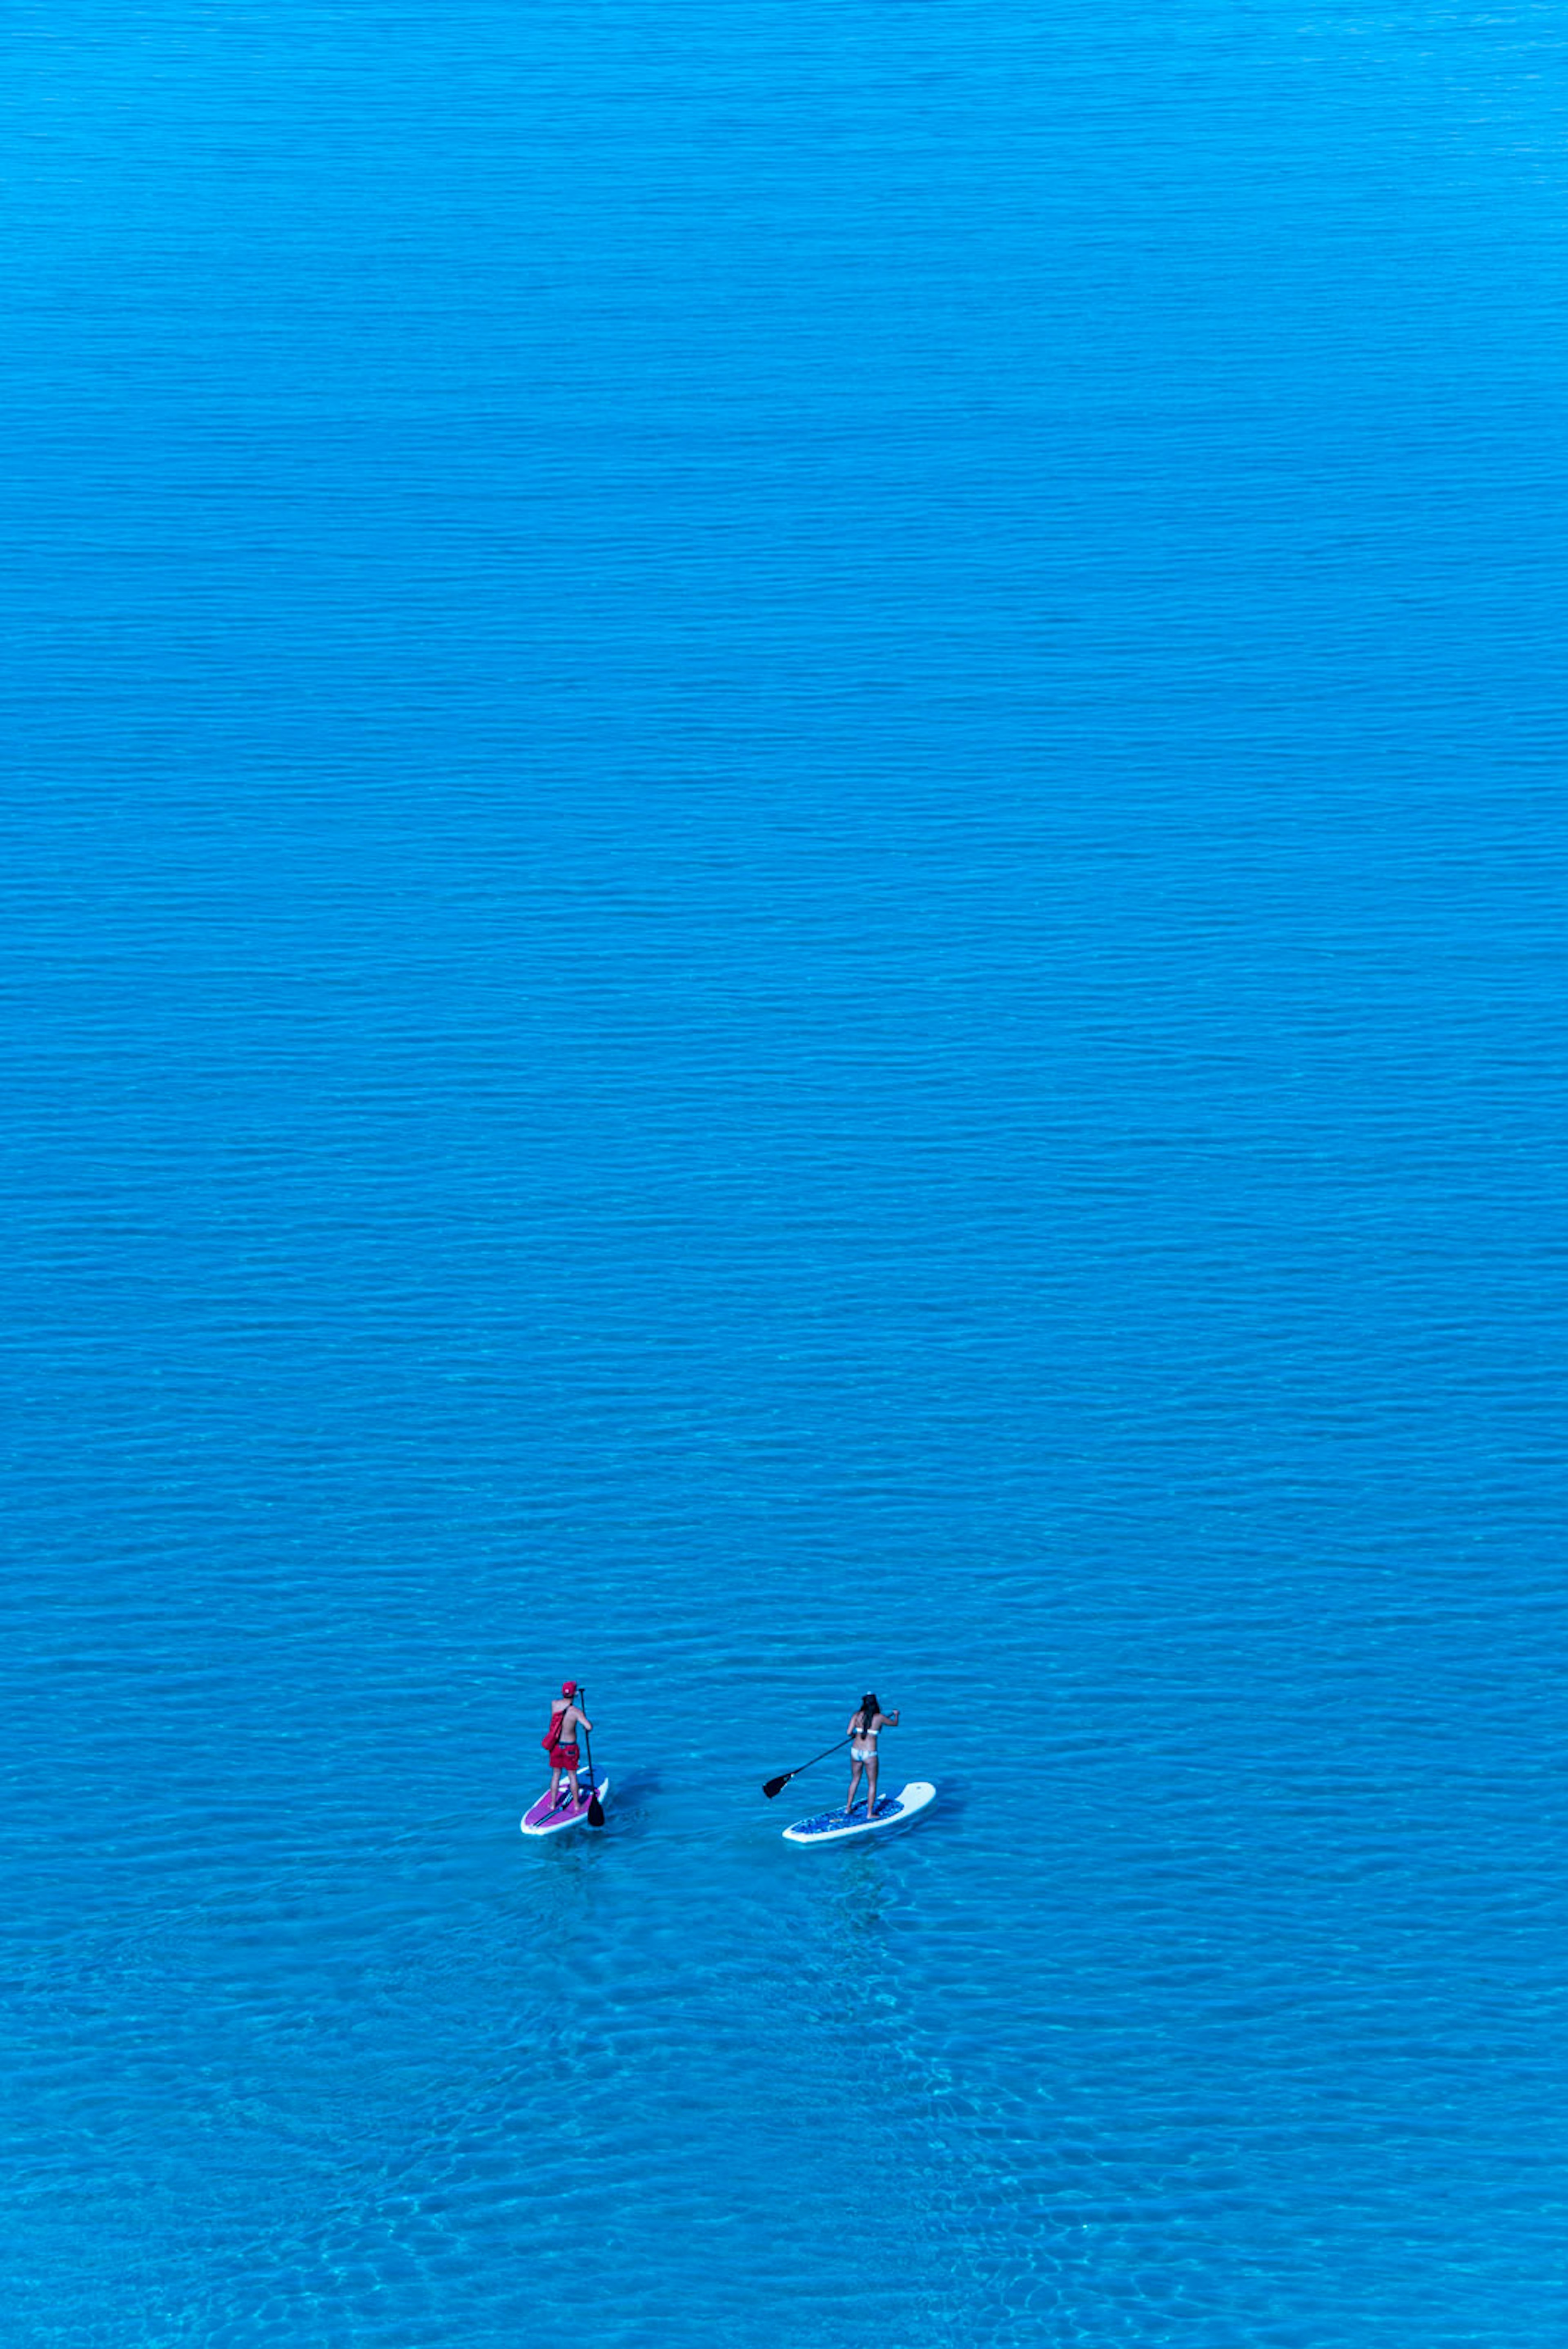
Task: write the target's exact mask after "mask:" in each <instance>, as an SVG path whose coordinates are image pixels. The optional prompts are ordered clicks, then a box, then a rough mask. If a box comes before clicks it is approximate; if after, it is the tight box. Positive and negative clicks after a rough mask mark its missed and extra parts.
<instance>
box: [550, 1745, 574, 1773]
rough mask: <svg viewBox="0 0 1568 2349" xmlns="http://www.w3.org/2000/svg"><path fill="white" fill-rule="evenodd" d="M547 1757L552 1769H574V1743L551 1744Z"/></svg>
mask: <svg viewBox="0 0 1568 2349" xmlns="http://www.w3.org/2000/svg"><path fill="white" fill-rule="evenodd" d="M547 1759H548V1761H549V1764H550V1767H551V1769H552V1770H575V1769H576V1766H577V1749H576V1746H575V1745H552V1746H551V1748H550V1751H549V1754H548V1756H547Z"/></svg>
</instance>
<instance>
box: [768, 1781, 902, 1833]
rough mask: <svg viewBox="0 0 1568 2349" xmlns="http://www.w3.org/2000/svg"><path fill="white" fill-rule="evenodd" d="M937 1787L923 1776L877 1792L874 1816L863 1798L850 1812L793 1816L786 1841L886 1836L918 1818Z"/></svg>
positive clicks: (819, 1812)
mask: <svg viewBox="0 0 1568 2349" xmlns="http://www.w3.org/2000/svg"><path fill="white" fill-rule="evenodd" d="M936 1796H937V1790H936V1788H935V1787H934V1786H933V1785H930V1784H929V1781H928V1780H927V1779H924V1778H912V1779H911V1780H910V1782H909V1785H907V1786H901V1787H900V1788H899V1789H898V1793H897V1794H896V1795H878V1796H877V1816H876V1817H875V1818H874V1819H868V1818H867V1816H866V1804H865V1801H864V1799H862V1800H861V1801H860V1802H858V1803H857V1804H856V1806H855V1808H854V1809H853V1811H849V1812H846V1811H843V1810H836V1811H818V1813H817V1815H816V1816H815V1818H814V1819H796V1821H795V1823H794V1826H789V1827H785V1829H784V1841H785V1843H847V1842H848V1841H849V1840H850V1838H851V1837H858V1836H874V1835H889V1834H891V1832H892V1831H893V1829H894V1828H895V1827H907V1826H909V1822H910V1820H911V1819H918V1818H919V1816H920V1813H921V1812H922V1811H923V1810H924V1809H925V1808H926V1806H927V1805H928V1804H929V1803H933V1802H935V1800H936Z"/></svg>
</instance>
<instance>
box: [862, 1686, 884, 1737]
mask: <svg viewBox="0 0 1568 2349" xmlns="http://www.w3.org/2000/svg"><path fill="white" fill-rule="evenodd" d="M881 1710H882V1708H881V1706H880V1705H879V1704H878V1703H877V1700H876V1698H875V1697H874V1696H863V1697H862V1698H861V1700H860V1734H861V1736H862V1737H864V1736H865V1734H866V1732H867V1730H868V1729H869V1728H870V1726H871V1723H873V1722H874V1721H875V1720H876V1718H877V1714H878V1713H880V1712H881Z"/></svg>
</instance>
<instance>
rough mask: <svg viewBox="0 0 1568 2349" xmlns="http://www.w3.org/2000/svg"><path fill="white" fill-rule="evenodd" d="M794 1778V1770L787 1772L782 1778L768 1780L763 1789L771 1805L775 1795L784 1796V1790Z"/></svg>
mask: <svg viewBox="0 0 1568 2349" xmlns="http://www.w3.org/2000/svg"><path fill="white" fill-rule="evenodd" d="M793 1777H794V1771H793V1770H786V1771H785V1772H784V1776H783V1777H782V1778H770V1779H769V1780H768V1782H767V1785H765V1786H764V1787H763V1794H764V1795H766V1796H767V1798H768V1800H769V1802H770V1803H771V1802H772V1801H773V1798H774V1795H782V1794H783V1792H784V1788H785V1787H786V1786H787V1785H789V1782H790V1780H791V1779H792V1778H793Z"/></svg>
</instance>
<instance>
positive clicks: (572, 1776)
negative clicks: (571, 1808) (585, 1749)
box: [539, 1681, 594, 1809]
mask: <svg viewBox="0 0 1568 2349" xmlns="http://www.w3.org/2000/svg"><path fill="white" fill-rule="evenodd" d="M576 1696H577V1683H576V1681H563V1682H561V1693H560V1695H559V1696H558V1697H554V1698H552V1700H551V1702H550V1726H549V1728H548V1729H547V1730H546V1731H545V1734H544V1736H543V1737H542V1738H541V1739H540V1741H539V1742H540V1744H542V1745H543V1746H544V1748H545V1754H546V1756H547V1757H548V1760H549V1764H550V1804H551V1807H552V1809H554V1808H555V1807H556V1806H557V1805H558V1804H559V1803H561V1802H562V1801H563V1799H564V1800H566V1801H567V1802H570V1803H572V1804H574V1805H575V1804H577V1803H580V1802H581V1801H582V1798H583V1797H582V1790H581V1788H580V1787H579V1786H578V1785H577V1724H578V1723H579V1722H580V1723H582V1725H583V1727H584V1728H585V1729H586V1730H587V1733H588V1735H589V1736H590V1737H591V1736H592V1735H593V1733H594V1724H593V1723H592V1722H591V1721H590V1720H589V1719H588V1716H587V1713H585V1712H584V1711H583V1710H582V1708H581V1706H580V1705H579V1704H578V1703H577V1702H576ZM563 1779H567V1780H569V1781H570V1787H571V1791H570V1793H569V1794H568V1795H565V1796H563V1793H562V1785H561V1782H562V1780H563Z"/></svg>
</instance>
